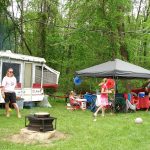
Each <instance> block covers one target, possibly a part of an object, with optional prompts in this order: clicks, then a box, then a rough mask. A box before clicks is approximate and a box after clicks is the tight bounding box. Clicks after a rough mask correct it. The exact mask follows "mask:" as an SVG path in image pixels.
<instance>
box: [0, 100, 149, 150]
mask: <svg viewBox="0 0 150 150" xmlns="http://www.w3.org/2000/svg"><path fill="white" fill-rule="evenodd" d="M50 103H51V104H52V106H53V107H52V108H39V107H34V108H32V109H23V110H21V114H22V118H21V119H18V118H17V117H16V114H15V111H14V110H13V111H12V115H11V117H10V118H6V117H5V116H4V109H0V150H19V149H21V150H41V149H44V150H103V149H104V150H149V149H150V141H149V140H150V112H145V111H137V112H136V113H118V114H114V115H111V114H109V113H107V114H106V116H105V117H101V116H100V115H99V116H98V117H97V121H96V122H94V121H93V117H92V113H91V112H90V110H85V111H82V110H76V111H70V110H67V109H66V106H65V103H64V102H60V101H57V100H55V101H54V100H51V101H50ZM37 111H45V112H49V113H50V114H51V116H53V117H56V118H57V130H58V131H60V132H63V133H65V134H67V135H68V136H67V138H66V139H64V140H59V141H55V142H53V143H51V144H49V145H47V146H45V147H44V146H42V145H40V144H33V145H28V144H16V143H12V142H10V141H7V140H6V138H7V137H9V136H11V135H13V134H16V133H19V131H20V129H21V128H24V126H25V115H28V114H30V113H34V112H37ZM136 117H141V118H142V119H143V120H144V121H143V124H139V125H138V124H135V123H134V119H135V118H136Z"/></svg>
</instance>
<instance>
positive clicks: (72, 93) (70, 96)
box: [69, 91, 80, 106]
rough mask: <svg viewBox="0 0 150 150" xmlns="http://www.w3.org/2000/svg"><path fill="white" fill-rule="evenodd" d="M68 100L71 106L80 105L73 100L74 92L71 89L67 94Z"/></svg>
mask: <svg viewBox="0 0 150 150" xmlns="http://www.w3.org/2000/svg"><path fill="white" fill-rule="evenodd" d="M69 101H70V104H71V106H80V104H79V103H78V102H77V101H76V100H75V93H74V91H71V92H70V94H69Z"/></svg>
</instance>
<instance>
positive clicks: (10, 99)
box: [2, 68, 21, 118]
mask: <svg viewBox="0 0 150 150" xmlns="http://www.w3.org/2000/svg"><path fill="white" fill-rule="evenodd" d="M15 86H16V78H15V76H14V74H13V69H12V68H9V69H8V70H7V73H6V76H5V77H4V78H3V80H2V92H4V100H5V109H6V117H9V116H10V111H9V103H11V104H12V105H13V106H14V108H15V110H16V112H17V117H18V118H21V115H20V112H19V107H18V105H17V103H16V93H15Z"/></svg>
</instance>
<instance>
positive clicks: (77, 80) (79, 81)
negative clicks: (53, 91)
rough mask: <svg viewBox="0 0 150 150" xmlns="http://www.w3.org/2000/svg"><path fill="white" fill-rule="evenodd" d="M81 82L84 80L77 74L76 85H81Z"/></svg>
mask: <svg viewBox="0 0 150 150" xmlns="http://www.w3.org/2000/svg"><path fill="white" fill-rule="evenodd" d="M81 82H82V80H81V79H80V78H79V77H77V76H76V77H75V78H74V84H75V85H80V84H81Z"/></svg>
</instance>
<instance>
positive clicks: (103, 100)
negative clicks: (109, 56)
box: [94, 78, 112, 117]
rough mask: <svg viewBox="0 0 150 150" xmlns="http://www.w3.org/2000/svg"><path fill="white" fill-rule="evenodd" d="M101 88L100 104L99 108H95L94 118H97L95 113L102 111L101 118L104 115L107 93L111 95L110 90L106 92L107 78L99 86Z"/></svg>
mask: <svg viewBox="0 0 150 150" xmlns="http://www.w3.org/2000/svg"><path fill="white" fill-rule="evenodd" d="M99 86H100V87H101V90H100V91H101V95H100V98H99V100H100V102H99V107H98V108H97V110H96V112H95V113H94V116H95V117H96V116H97V113H98V112H99V111H100V109H102V116H104V115H105V106H106V105H108V93H112V91H111V90H108V87H107V78H104V79H103V81H102V82H101V83H100V84H99Z"/></svg>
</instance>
